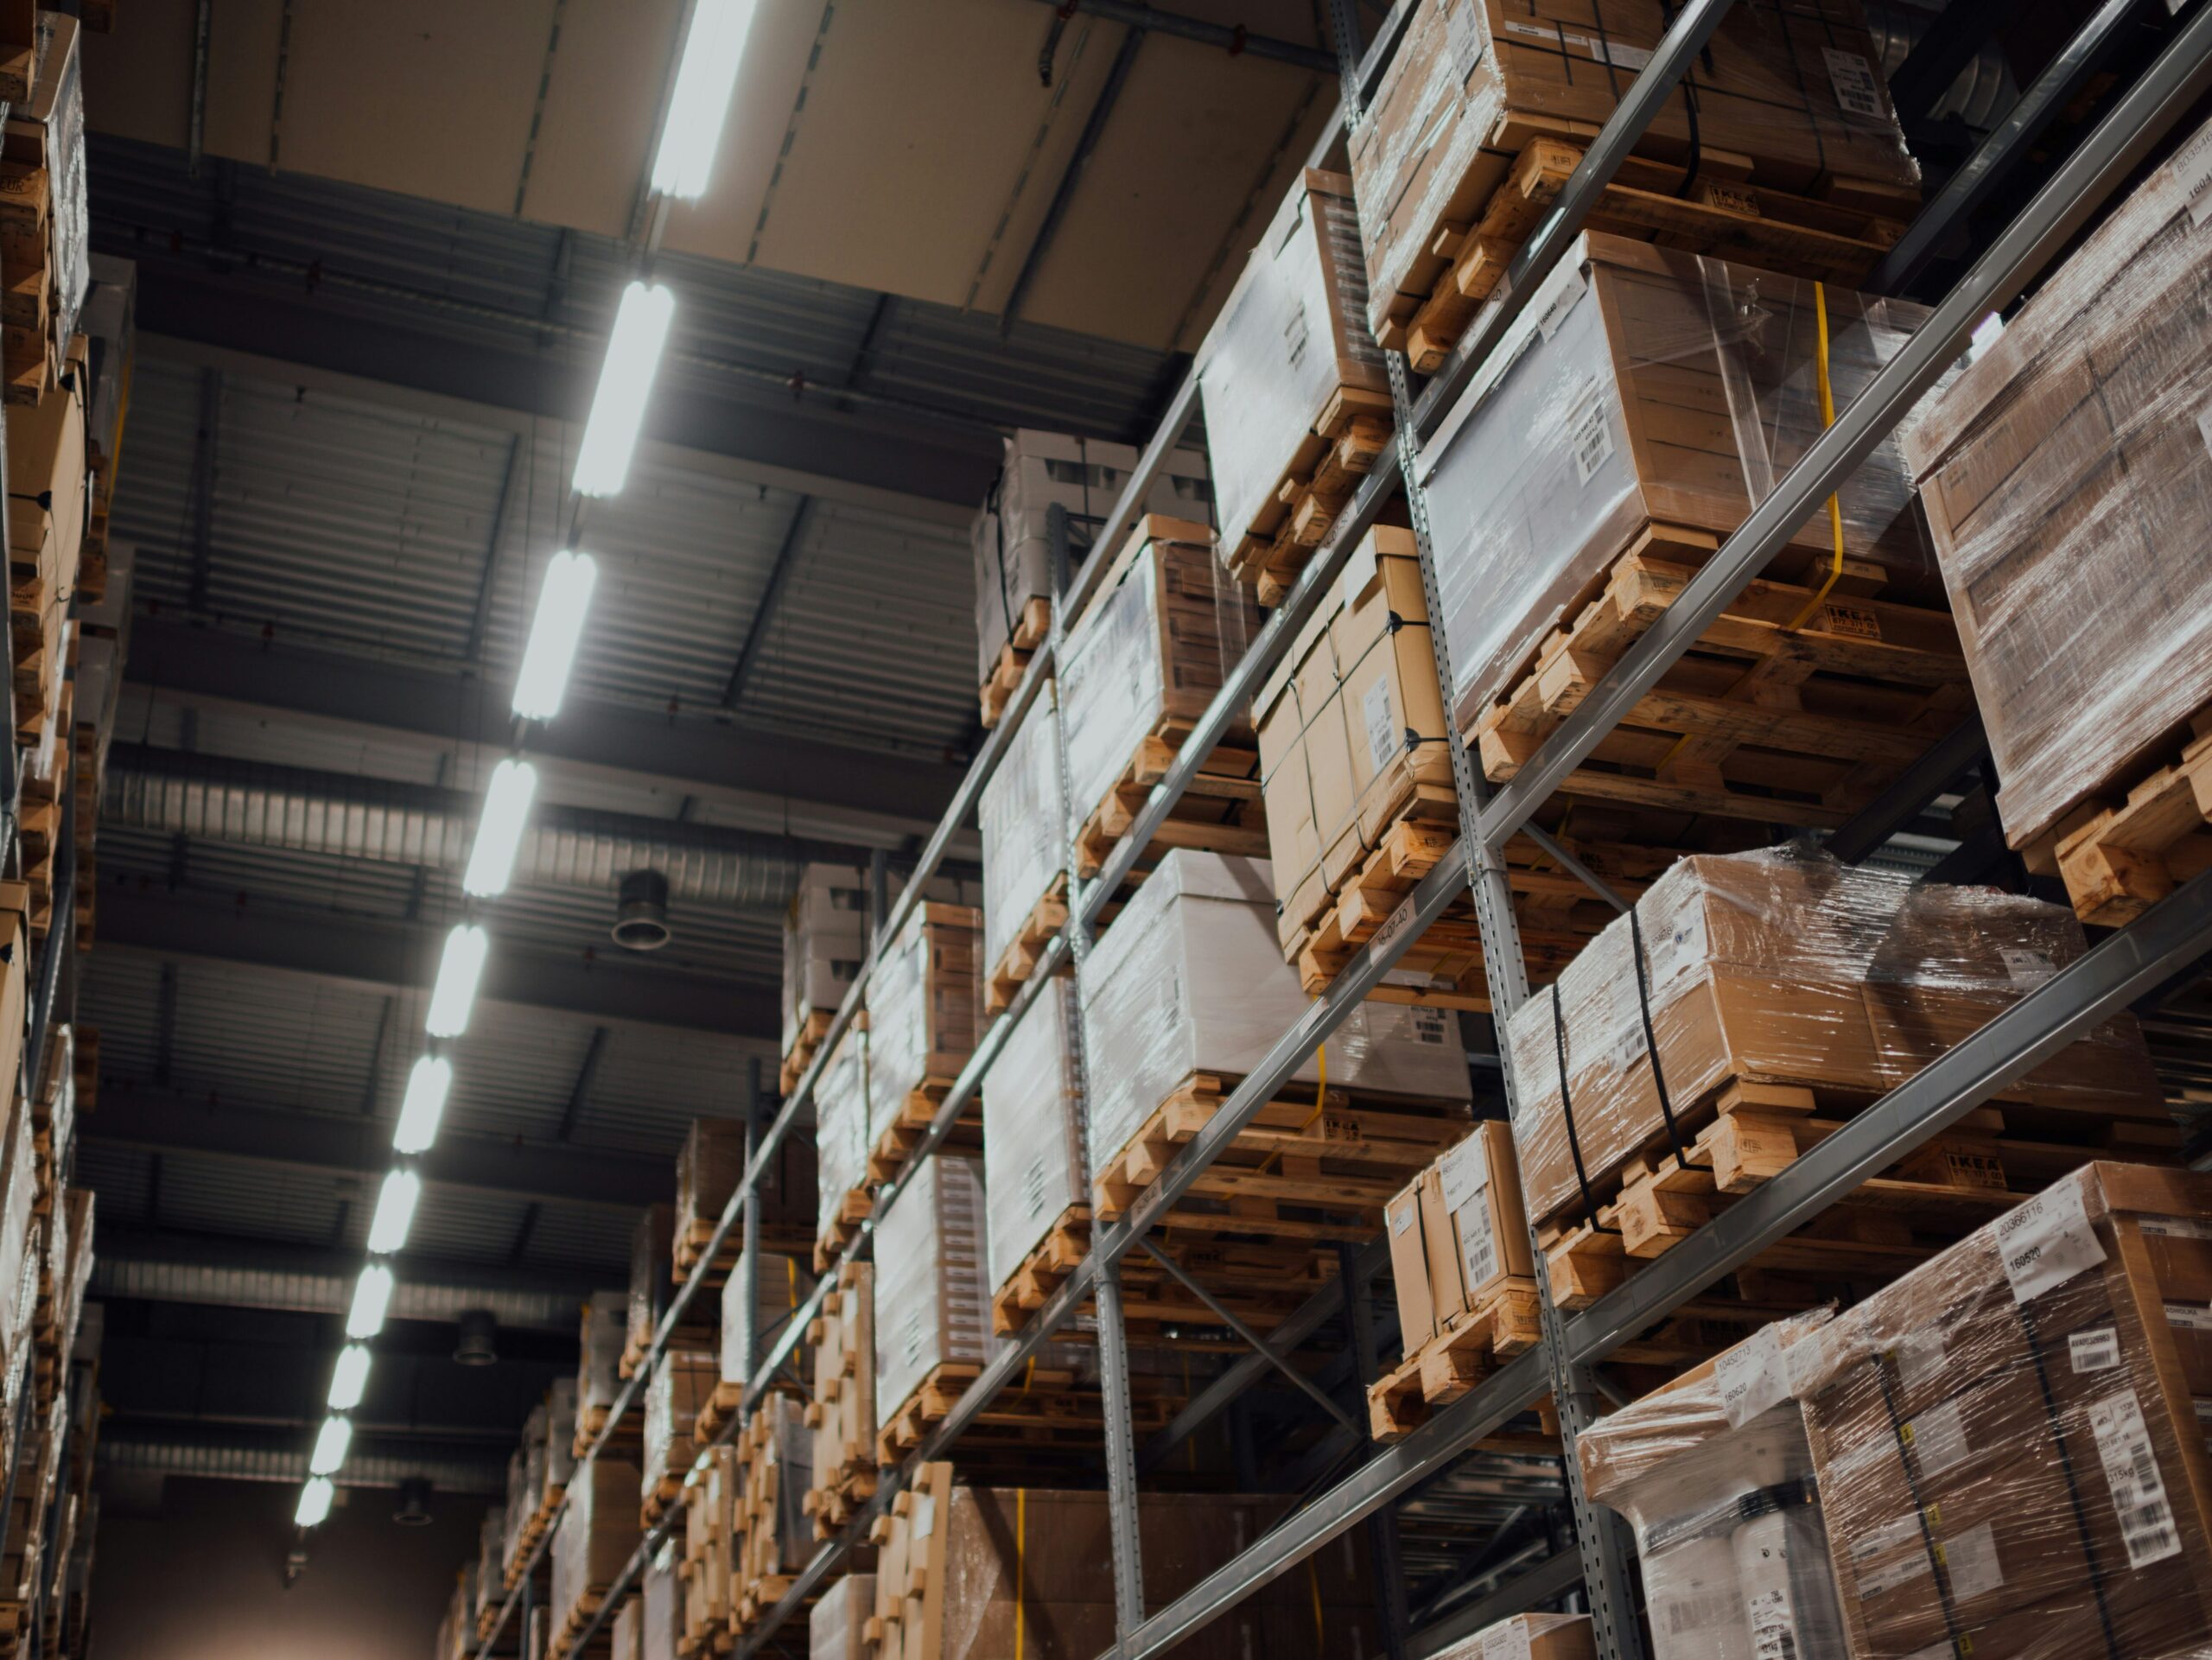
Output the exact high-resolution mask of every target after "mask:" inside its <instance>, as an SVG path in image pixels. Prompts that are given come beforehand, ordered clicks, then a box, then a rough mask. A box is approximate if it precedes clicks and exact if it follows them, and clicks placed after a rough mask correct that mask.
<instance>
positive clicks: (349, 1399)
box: [330, 1343, 369, 1412]
mask: <svg viewBox="0 0 2212 1660" xmlns="http://www.w3.org/2000/svg"><path fill="white" fill-rule="evenodd" d="M368 1389H369V1352H368V1350H367V1349H366V1348H365V1347H364V1346H363V1345H360V1344H359V1343H349V1344H347V1345H346V1346H345V1347H344V1348H342V1349H340V1351H339V1352H338V1364H337V1366H336V1367H335V1368H334V1370H333V1371H332V1372H331V1374H330V1409H331V1410H332V1411H333V1412H351V1411H352V1410H353V1409H354V1408H355V1407H357V1406H359V1405H360V1404H361V1396H364V1395H365V1394H367V1393H368Z"/></svg>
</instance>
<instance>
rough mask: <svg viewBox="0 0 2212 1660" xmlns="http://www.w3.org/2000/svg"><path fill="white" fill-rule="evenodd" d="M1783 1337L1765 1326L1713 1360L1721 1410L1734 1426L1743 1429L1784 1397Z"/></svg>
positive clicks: (1714, 1380)
mask: <svg viewBox="0 0 2212 1660" xmlns="http://www.w3.org/2000/svg"><path fill="white" fill-rule="evenodd" d="M1781 1362H1782V1339H1781V1336H1780V1335H1779V1334H1778V1333H1777V1332H1776V1331H1775V1329H1774V1327H1772V1326H1764V1327H1763V1328H1761V1329H1760V1330H1759V1331H1758V1332H1754V1333H1753V1334H1752V1335H1751V1336H1750V1337H1749V1338H1746V1339H1745V1340H1744V1341H1743V1342H1741V1343H1739V1344H1738V1345H1736V1346H1735V1347H1734V1348H1732V1349H1731V1350H1729V1351H1728V1352H1727V1353H1726V1354H1724V1355H1722V1356H1721V1357H1720V1358H1719V1359H1718V1360H1716V1361H1714V1362H1713V1382H1714V1383H1717V1384H1719V1387H1720V1410H1721V1413H1722V1415H1724V1416H1725V1417H1726V1419H1727V1420H1728V1427H1729V1428H1731V1429H1741V1428H1743V1427H1744V1426H1745V1424H1747V1423H1749V1422H1750V1421H1751V1420H1752V1419H1754V1418H1756V1417H1758V1415H1759V1414H1760V1413H1762V1412H1764V1411H1765V1410H1766V1409H1768V1408H1769V1407H1770V1406H1773V1405H1775V1404H1776V1403H1777V1402H1779V1401H1781V1400H1782V1399H1783V1392H1784V1391H1783V1371H1782V1364H1781Z"/></svg>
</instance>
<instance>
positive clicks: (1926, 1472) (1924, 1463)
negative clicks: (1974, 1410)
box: [1905, 1401, 1974, 1476]
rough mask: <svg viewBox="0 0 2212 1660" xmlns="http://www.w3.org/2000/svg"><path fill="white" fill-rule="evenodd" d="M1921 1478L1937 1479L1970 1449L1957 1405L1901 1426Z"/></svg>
mask: <svg viewBox="0 0 2212 1660" xmlns="http://www.w3.org/2000/svg"><path fill="white" fill-rule="evenodd" d="M1905 1431H1906V1434H1907V1438H1908V1439H1909V1440H1910V1441H1911V1442H1912V1450H1913V1453H1914V1455H1915V1456H1916V1457H1917V1458H1918V1459H1919V1460H1920V1472H1921V1474H1922V1475H1923V1476H1939V1475H1942V1473H1943V1472H1944V1471H1946V1470H1948V1469H1949V1468H1950V1467H1951V1466H1953V1465H1955V1464H1956V1463H1958V1462H1959V1461H1960V1460H1962V1459H1964V1458H1965V1457H1966V1455H1967V1453H1971V1452H1972V1451H1974V1448H1973V1447H1970V1446H1968V1445H1967V1422H1966V1414H1965V1412H1964V1410H1963V1409H1962V1404H1961V1402H1957V1401H1946V1402H1944V1403H1943V1404H1942V1406H1939V1407H1935V1408H1932V1409H1929V1411H1926V1412H1923V1413H1922V1414H1921V1415H1919V1416H1918V1417H1917V1418H1915V1419H1914V1420H1913V1421H1911V1422H1910V1423H1909V1424H1907V1425H1906V1426H1905Z"/></svg>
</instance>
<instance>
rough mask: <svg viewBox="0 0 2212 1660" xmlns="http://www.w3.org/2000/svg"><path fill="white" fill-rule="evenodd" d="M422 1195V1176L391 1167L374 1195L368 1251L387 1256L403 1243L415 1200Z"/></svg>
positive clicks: (413, 1214)
mask: <svg viewBox="0 0 2212 1660" xmlns="http://www.w3.org/2000/svg"><path fill="white" fill-rule="evenodd" d="M422 1197H423V1179H422V1178H421V1177H420V1176H418V1175H416V1173H414V1172H413V1171H412V1170H394V1171H392V1172H391V1173H390V1174H388V1175H387V1176H385V1179H384V1188H383V1190H382V1191H381V1192H380V1193H378V1194H377V1213H376V1216H375V1218H373V1219H372V1221H371V1222H370V1224H369V1250H371V1251H372V1252H373V1253H374V1254H375V1255H377V1256H391V1253H392V1252H394V1251H396V1250H398V1249H399V1248H400V1247H401V1246H402V1245H404V1244H405V1243H407V1230H408V1229H409V1228H410V1226H412V1225H413V1224H414V1221H415V1201H416V1199H420V1198H422Z"/></svg>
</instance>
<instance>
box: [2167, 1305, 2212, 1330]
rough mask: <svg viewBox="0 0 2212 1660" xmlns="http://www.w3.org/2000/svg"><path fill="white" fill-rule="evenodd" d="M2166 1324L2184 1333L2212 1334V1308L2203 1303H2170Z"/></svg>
mask: <svg viewBox="0 0 2212 1660" xmlns="http://www.w3.org/2000/svg"><path fill="white" fill-rule="evenodd" d="M2166 1324H2167V1325H2169V1326H2177V1327H2178V1328H2179V1329H2181V1330H2182V1331H2184V1332H2212V1307H2206V1306H2205V1305H2204V1304H2202V1303H2201V1302H2170V1303H2168V1304H2167V1305H2166Z"/></svg>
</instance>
